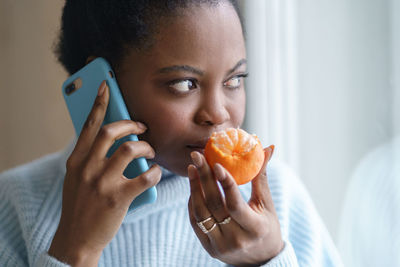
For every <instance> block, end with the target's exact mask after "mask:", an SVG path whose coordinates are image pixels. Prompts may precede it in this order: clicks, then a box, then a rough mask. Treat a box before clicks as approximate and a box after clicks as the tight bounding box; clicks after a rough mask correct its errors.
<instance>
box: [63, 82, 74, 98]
mask: <svg viewBox="0 0 400 267" xmlns="http://www.w3.org/2000/svg"><path fill="white" fill-rule="evenodd" d="M74 91H75V84H74V83H71V84H69V85H68V86H67V87H66V88H65V93H66V94H67V95H70V94H72V93H73V92H74Z"/></svg>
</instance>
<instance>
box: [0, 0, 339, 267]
mask: <svg viewBox="0 0 400 267" xmlns="http://www.w3.org/2000/svg"><path fill="white" fill-rule="evenodd" d="M58 55H59V59H60V62H61V63H62V64H63V65H64V67H65V68H66V69H67V71H68V72H69V73H70V74H72V73H74V72H76V71H77V70H78V69H80V68H81V67H83V66H84V65H85V64H86V63H88V62H90V61H91V60H92V59H94V58H96V57H98V56H101V57H104V58H106V59H107V60H108V61H109V62H110V63H111V65H112V67H113V69H114V71H115V73H116V78H117V80H118V83H119V86H120V88H121V91H122V94H123V96H124V99H125V102H126V104H127V106H128V109H129V112H130V113H131V115H132V118H134V121H120V122H116V123H112V124H109V125H106V126H104V127H101V122H102V120H103V118H104V114H105V108H106V106H107V103H108V97H109V91H108V88H107V86H106V85H105V83H103V84H102V85H101V86H100V88H99V94H98V97H97V99H96V101H95V103H94V105H93V108H92V112H91V114H90V115H89V117H88V120H87V122H86V125H85V127H84V130H83V131H82V133H81V135H80V136H79V138H78V140H77V142H76V144H72V145H71V147H69V148H67V149H66V150H65V151H64V152H61V153H58V154H54V155H50V156H48V157H45V158H43V159H40V160H39V161H36V162H34V163H31V164H28V165H25V166H22V167H20V168H17V169H14V170H11V171H8V172H6V173H3V174H2V177H1V179H0V181H1V185H0V188H1V189H0V190H1V191H0V197H1V200H2V201H1V203H2V204H3V212H2V213H1V214H2V216H5V217H6V219H7V220H1V222H0V224H1V235H2V238H1V239H0V240H1V241H0V251H1V253H0V263H1V264H2V265H6V266H7V265H10V266H14V265H21V266H23V265H33V266H65V265H66V264H69V265H72V266H97V265H99V266H132V265H136V266H190V265H193V266H218V265H225V264H230V265H235V266H246V265H263V264H265V266H298V265H301V266H338V265H340V260H339V258H338V256H337V254H336V249H335V248H334V246H333V244H332V242H331V240H330V238H329V235H328V234H327V231H326V230H325V228H324V226H323V224H322V223H321V220H320V218H319V217H318V215H317V213H316V211H315V208H314V207H313V205H312V203H311V201H310V199H309V197H308V195H307V194H306V192H305V190H304V189H303V186H302V185H301V183H300V182H299V181H298V180H297V178H295V177H294V176H293V174H292V173H291V172H290V171H288V170H287V169H286V168H285V167H284V166H283V165H280V164H277V165H276V166H275V167H273V166H271V167H269V169H268V173H269V174H268V176H269V181H268V182H267V175H266V164H267V163H268V161H269V159H270V158H271V156H272V152H273V146H271V147H268V148H266V149H265V150H264V151H265V158H266V160H265V162H264V166H263V169H262V170H261V171H260V173H259V174H258V175H257V176H256V177H255V178H254V180H253V182H252V183H251V184H248V185H247V186H244V187H241V188H240V189H239V188H238V187H237V186H236V184H235V182H234V180H233V178H232V177H231V175H230V174H229V173H228V172H227V171H226V170H225V169H224V168H223V167H221V166H220V165H217V166H208V164H207V163H206V161H205V159H204V156H203V155H202V154H201V152H202V149H203V148H204V145H205V141H206V140H207V138H208V137H209V136H210V135H211V133H212V132H214V131H217V130H221V129H226V128H228V127H239V126H240V125H241V124H242V122H243V118H244V114H245V91H244V84H243V79H244V77H245V76H246V75H247V72H246V53H245V44H244V38H243V33H242V25H241V21H240V17H239V15H238V9H237V4H236V1H228V0H220V1H216V0H203V1H194V0H192V1H189V0H188V1H183V0H174V1H172V0H169V1H167V0H166V1H159V0H158V1H156V0H151V1H96V2H95V1H76V0H75V1H67V2H66V5H65V8H64V13H63V18H62V30H61V38H60V43H59V49H58ZM88 104H90V103H88ZM132 133H133V134H137V135H139V138H140V140H141V141H140V142H137V143H125V145H124V146H121V148H120V149H119V150H118V151H117V152H116V153H115V154H114V155H113V157H111V158H109V159H107V158H106V157H105V154H106V152H107V150H108V148H109V147H110V146H111V145H112V143H113V142H114V140H116V139H118V138H120V137H122V136H125V135H128V134H132ZM71 150H73V151H72V152H71ZM199 152H200V153H199ZM137 157H146V158H148V159H152V160H153V162H154V163H155V164H154V165H153V166H152V167H151V168H150V169H149V170H148V171H147V172H146V173H145V174H143V175H141V176H139V177H137V178H135V179H132V180H129V179H126V178H125V177H123V175H122V172H123V170H124V167H125V166H126V165H127V164H128V163H129V162H130V161H131V160H132V159H134V158H137ZM65 165H66V168H65V167H64V166H65ZM160 166H162V168H161V167H160ZM180 176H183V177H186V176H188V177H189V179H184V178H182V177H180ZM217 181H218V182H217ZM218 183H220V184H221V186H222V189H223V191H224V193H223V194H221V192H220V190H219V187H218ZM156 184H157V191H158V199H157V201H156V203H155V204H152V205H150V206H147V207H145V208H143V209H140V210H138V211H136V212H134V213H133V214H131V215H129V216H126V217H125V215H126V212H127V209H128V207H129V204H130V203H131V201H132V200H133V199H134V198H135V197H136V196H138V195H139V194H140V193H141V192H143V191H144V190H145V189H147V188H149V187H151V186H153V185H156ZM61 196H62V197H61ZM188 199H189V201H188ZM246 200H248V202H246ZM274 204H275V206H276V210H275V207H274ZM5 214H7V215H5ZM189 222H190V223H189ZM190 225H191V226H190ZM10 228H11V229H10Z"/></svg>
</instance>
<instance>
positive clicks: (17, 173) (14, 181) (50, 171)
mask: <svg viewBox="0 0 400 267" xmlns="http://www.w3.org/2000/svg"><path fill="white" fill-rule="evenodd" d="M62 155H63V151H59V152H56V153H52V154H48V155H45V156H43V157H40V158H38V159H36V160H34V161H32V162H29V163H25V164H22V165H19V166H17V167H14V168H12V169H9V170H6V171H4V172H2V173H0V185H1V187H0V188H4V187H8V188H9V187H10V186H12V185H22V186H25V187H29V185H33V184H35V183H40V182H41V181H44V180H46V179H49V178H50V177H54V175H55V174H56V173H58V172H60V171H61V170H62V165H61V164H62V162H61V160H62Z"/></svg>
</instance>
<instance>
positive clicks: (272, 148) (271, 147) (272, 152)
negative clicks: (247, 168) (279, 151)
mask: <svg viewBox="0 0 400 267" xmlns="http://www.w3.org/2000/svg"><path fill="white" fill-rule="evenodd" d="M269 147H270V149H271V154H270V155H269V159H271V158H272V155H273V154H274V151H275V145H270V146H269Z"/></svg>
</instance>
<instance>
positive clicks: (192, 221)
mask: <svg viewBox="0 0 400 267" xmlns="http://www.w3.org/2000/svg"><path fill="white" fill-rule="evenodd" d="M188 211H189V219H190V224H191V225H192V228H193V231H194V232H195V234H196V236H197V238H198V239H199V240H200V243H201V244H202V245H203V247H204V249H205V250H207V252H208V253H212V251H213V250H212V246H211V243H210V239H209V238H208V237H207V235H205V234H204V233H203V232H202V231H201V230H200V228H199V226H198V225H197V221H196V218H195V217H194V212H193V203H192V197H190V198H189V202H188Z"/></svg>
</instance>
